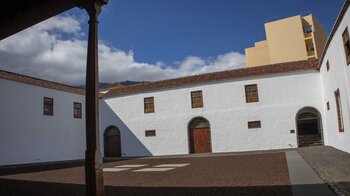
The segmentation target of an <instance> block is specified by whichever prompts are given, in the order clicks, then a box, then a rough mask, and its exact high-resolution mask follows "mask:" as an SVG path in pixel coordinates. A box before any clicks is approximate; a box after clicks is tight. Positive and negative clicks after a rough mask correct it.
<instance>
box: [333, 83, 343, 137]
mask: <svg viewBox="0 0 350 196" xmlns="http://www.w3.org/2000/svg"><path fill="white" fill-rule="evenodd" d="M334 96H335V103H336V107H337V118H338V128H339V132H344V119H343V111H342V105H341V98H340V91H339V88H338V89H337V90H335V91H334Z"/></svg>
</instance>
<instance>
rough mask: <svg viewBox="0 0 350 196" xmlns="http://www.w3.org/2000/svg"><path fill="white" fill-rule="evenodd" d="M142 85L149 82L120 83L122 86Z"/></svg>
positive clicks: (128, 81)
mask: <svg viewBox="0 0 350 196" xmlns="http://www.w3.org/2000/svg"><path fill="white" fill-rule="evenodd" d="M142 83H148V82H147V81H143V82H140V81H130V80H127V81H123V82H120V84H121V85H124V86H130V85H135V84H142Z"/></svg>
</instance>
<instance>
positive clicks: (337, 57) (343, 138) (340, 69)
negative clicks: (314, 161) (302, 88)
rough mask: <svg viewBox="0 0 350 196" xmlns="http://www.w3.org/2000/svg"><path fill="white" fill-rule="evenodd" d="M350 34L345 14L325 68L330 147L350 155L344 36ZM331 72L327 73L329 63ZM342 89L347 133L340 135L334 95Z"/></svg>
mask: <svg viewBox="0 0 350 196" xmlns="http://www.w3.org/2000/svg"><path fill="white" fill-rule="evenodd" d="M346 27H348V29H349V30H350V11H349V9H348V10H347V12H346V13H345V16H344V18H343V20H342V21H341V23H340V25H339V27H338V29H337V31H336V32H335V34H334V36H333V39H332V40H331V42H330V45H329V47H328V50H327V52H326V54H325V57H324V60H323V62H322V67H321V79H322V89H323V96H324V103H323V105H325V107H326V103H327V102H329V104H330V110H329V111H326V112H325V125H326V130H327V131H326V132H325V139H326V145H330V146H333V147H335V148H338V149H340V150H343V151H346V152H350V83H349V82H350V65H347V63H346V58H345V52H344V45H343V38H342V34H343V32H344V30H345V28H346ZM327 61H328V62H329V65H330V69H329V71H327V66H326V63H327ZM338 88H339V91H340V98H341V107H342V108H341V110H342V114H343V122H344V132H339V126H338V118H337V108H336V102H335V95H334V91H335V90H337V89H338Z"/></svg>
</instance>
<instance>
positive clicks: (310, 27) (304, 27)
mask: <svg viewBox="0 0 350 196" xmlns="http://www.w3.org/2000/svg"><path fill="white" fill-rule="evenodd" d="M307 29H310V30H311V31H310V32H307V31H306V30H307ZM303 30H304V33H305V34H310V33H312V32H313V31H314V29H313V26H312V25H306V26H303Z"/></svg>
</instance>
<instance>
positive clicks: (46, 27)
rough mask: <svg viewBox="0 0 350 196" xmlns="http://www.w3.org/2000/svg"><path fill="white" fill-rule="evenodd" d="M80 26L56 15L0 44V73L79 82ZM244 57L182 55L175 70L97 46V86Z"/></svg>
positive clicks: (237, 62) (213, 67)
mask: <svg viewBox="0 0 350 196" xmlns="http://www.w3.org/2000/svg"><path fill="white" fill-rule="evenodd" d="M83 35H84V34H83V32H82V30H81V23H80V22H79V20H77V19H76V18H75V17H72V16H67V15H66V16H56V17H53V18H51V19H49V20H47V21H45V22H43V23H40V24H38V25H36V26H33V27H31V28H29V29H27V30H24V31H22V32H20V33H18V34H16V35H13V36H11V37H9V38H7V39H5V40H2V41H1V42H0V69H3V70H8V71H12V72H16V73H20V74H25V75H29V76H33V77H38V78H42V79H48V80H53V81H57V82H63V83H67V84H72V85H81V84H84V83H85V67H86V46H87V41H86V39H84V36H83ZM244 59H245V58H244V55H242V54H240V53H238V52H229V53H226V54H222V55H219V56H217V57H216V58H202V57H196V56H188V57H187V58H185V59H184V60H182V61H179V62H177V66H176V68H175V66H170V65H166V64H164V63H162V62H158V63H156V64H148V63H142V62H136V61H135V60H134V54H133V52H132V51H128V52H126V51H122V50H119V49H115V48H112V47H110V46H108V45H107V44H104V43H103V42H102V41H100V43H99V65H100V81H101V82H109V83H113V82H117V81H124V80H136V81H154V80H161V79H167V78H174V77H180V76H187V75H194V74H200V73H206V72H213V71H220V70H227V69H235V68H240V67H243V66H244V64H245V60H244Z"/></svg>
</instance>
